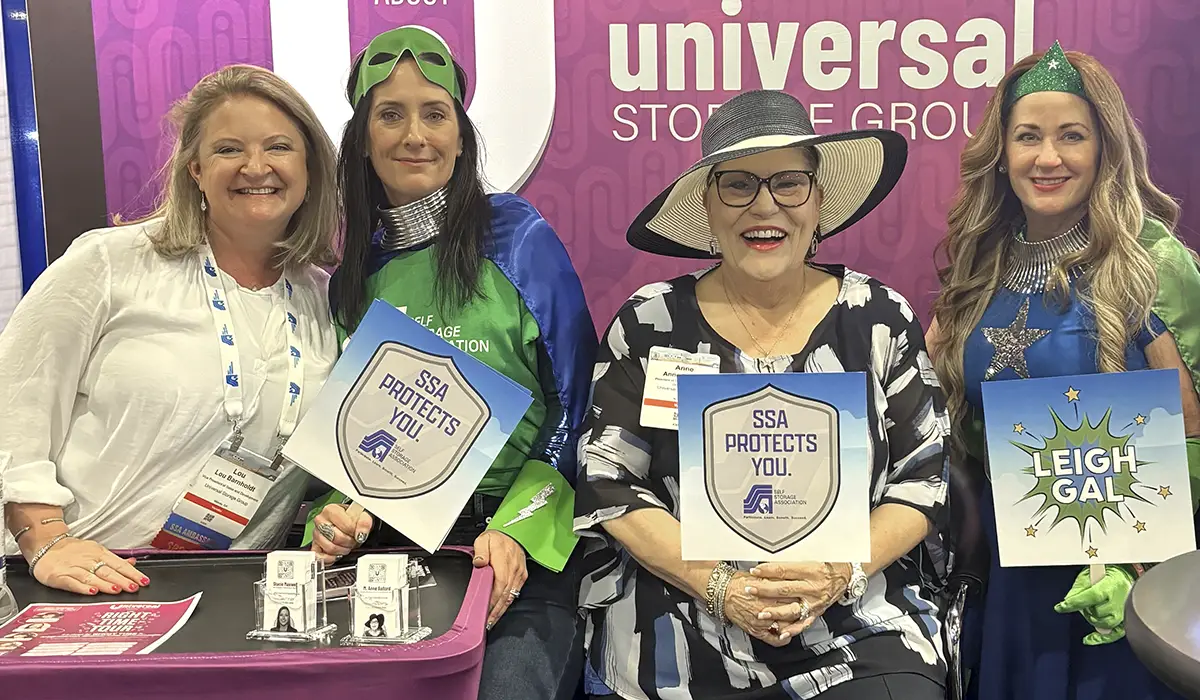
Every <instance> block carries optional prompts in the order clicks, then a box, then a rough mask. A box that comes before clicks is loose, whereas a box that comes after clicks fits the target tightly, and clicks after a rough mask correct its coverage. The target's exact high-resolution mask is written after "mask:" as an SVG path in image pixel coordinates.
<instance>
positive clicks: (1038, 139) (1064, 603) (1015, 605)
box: [928, 43, 1200, 700]
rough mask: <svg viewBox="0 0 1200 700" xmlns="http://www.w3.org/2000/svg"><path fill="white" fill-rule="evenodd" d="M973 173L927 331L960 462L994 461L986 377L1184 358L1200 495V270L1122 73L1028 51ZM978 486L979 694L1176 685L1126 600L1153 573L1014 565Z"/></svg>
mask: <svg viewBox="0 0 1200 700" xmlns="http://www.w3.org/2000/svg"><path fill="white" fill-rule="evenodd" d="M961 173H962V183H961V186H960V190H959V193H958V195H957V197H956V199H955V202H954V204H953V206H952V208H951V211H950V215H949V220H948V230H947V235H946V239H945V240H944V241H943V242H942V246H941V249H942V250H943V252H944V253H945V254H946V257H947V259H948V263H949V264H948V265H947V266H946V267H945V268H944V269H943V270H941V280H942V285H943V288H942V291H941V294H940V295H939V297H938V299H937V301H936V302H935V304H934V317H935V318H934V323H933V324H932V325H931V327H930V331H929V337H928V341H929V346H930V354H931V355H933V359H934V364H935V367H936V369H937V372H938V375H939V378H940V379H941V381H942V384H943V386H944V388H945V391H946V394H947V400H948V404H949V406H950V408H951V415H952V416H953V418H954V420H955V424H956V427H957V428H958V429H959V430H958V431H957V436H956V443H957V454H958V455H959V458H961V459H965V460H967V462H968V464H970V465H974V468H978V469H983V468H984V467H983V466H982V465H983V464H984V459H985V449H984V441H983V429H982V426H983V422H982V421H983V411H982V406H983V403H982V398H981V392H980V385H981V383H982V382H985V381H1001V380H1012V379H1021V378H1037V377H1054V376H1068V375H1076V374H1089V373H1095V372H1122V371H1133V370H1140V369H1146V368H1175V369H1177V370H1178V372H1179V378H1180V391H1181V396H1182V398H1183V407H1184V424H1185V429H1186V432H1187V434H1188V436H1189V437H1190V439H1189V443H1188V455H1189V464H1190V466H1191V470H1192V483H1193V492H1200V489H1197V488H1196V483H1197V482H1196V475H1197V471H1198V470H1197V466H1196V465H1197V463H1198V462H1200V459H1198V458H1197V453H1198V449H1197V445H1198V444H1200V443H1198V442H1197V441H1196V440H1195V439H1194V438H1195V437H1196V436H1197V435H1200V401H1198V400H1197V395H1196V384H1197V380H1198V378H1200V324H1197V322H1196V321H1195V320H1193V319H1194V318H1195V317H1196V315H1195V314H1194V312H1193V313H1191V314H1185V313H1184V308H1185V306H1184V305H1185V303H1186V304H1191V303H1195V302H1194V301H1188V300H1187V299H1188V296H1189V295H1191V294H1196V293H1200V272H1198V271H1197V267H1196V262H1195V258H1194V257H1193V254H1192V253H1191V251H1189V250H1188V249H1187V248H1186V247H1185V246H1184V245H1183V244H1182V243H1181V242H1180V241H1179V240H1178V239H1177V238H1176V236H1175V234H1174V233H1173V229H1174V226H1175V224H1176V222H1177V220H1178V218H1179V207H1178V205H1177V204H1176V203H1175V202H1174V201H1173V200H1172V199H1171V198H1170V197H1168V196H1167V195H1166V194H1164V193H1163V192H1161V191H1160V190H1159V189H1158V188H1157V187H1155V185H1154V184H1153V183H1152V182H1151V180H1150V177H1149V175H1148V173H1147V167H1146V148H1145V144H1144V143H1143V141H1142V138H1141V135H1140V133H1139V132H1138V130H1137V126H1136V124H1135V122H1134V121H1133V118H1132V117H1131V115H1130V113H1129V110H1128V107H1127V106H1126V104H1125V101H1124V99H1123V97H1122V95H1121V92H1120V89H1119V88H1118V87H1117V85H1116V83H1115V82H1114V81H1113V79H1112V77H1111V76H1110V75H1109V74H1108V72H1107V71H1105V69H1104V68H1103V67H1102V66H1101V65H1100V64H1099V63H1097V62H1096V61H1095V59H1092V58H1091V57H1089V56H1086V55H1083V54H1078V53H1075V52H1071V53H1070V54H1064V53H1063V51H1062V50H1061V48H1059V46H1058V44H1057V43H1055V44H1054V46H1053V47H1051V49H1050V50H1049V51H1047V53H1046V54H1045V55H1043V56H1040V57H1038V56H1033V57H1030V58H1027V59H1025V60H1023V61H1021V62H1019V63H1018V64H1017V65H1016V66H1014V67H1013V68H1012V69H1011V70H1010V71H1009V72H1008V74H1007V75H1006V76H1005V77H1004V79H1003V80H1002V81H1001V83H1000V85H999V87H998V88H997V91H996V94H995V95H994V96H993V97H992V99H991V101H990V102H989V103H988V106H987V109H986V111H985V113H984V116H983V120H982V124H981V125H980V126H979V128H978V129H977V131H976V133H975V135H974V136H973V137H972V138H971V139H970V141H969V142H968V144H967V146H966V148H965V150H964V151H963V154H962V167H961ZM1192 298H1195V297H1192ZM984 483H986V482H984ZM979 497H980V499H981V515H982V520H983V525H984V530H985V534H986V536H987V539H988V540H989V544H990V546H991V550H992V558H991V559H992V561H991V569H990V572H989V577H988V584H987V589H986V593H985V595H984V597H983V599H982V600H975V601H974V603H973V605H972V606H969V607H968V612H967V625H966V633H965V639H966V640H967V642H968V644H967V645H966V648H965V649H964V657H965V658H964V661H965V663H966V665H968V666H969V667H971V671H972V673H971V677H970V683H969V686H968V692H967V695H968V697H971V698H978V699H979V700H1017V699H1019V700H1109V699H1112V700H1151V699H1153V700H1160V699H1167V698H1176V697H1178V696H1176V695H1175V694H1173V693H1172V692H1171V691H1170V690H1169V689H1167V688H1166V687H1165V686H1163V685H1162V684H1161V683H1160V682H1159V681H1158V680H1156V679H1155V678H1154V677H1153V676H1152V675H1151V674H1150V672H1149V671H1148V670H1147V669H1146V668H1145V667H1144V666H1143V665H1142V664H1141V663H1140V662H1139V661H1138V660H1137V658H1136V657H1135V656H1134V654H1133V652H1132V650H1131V649H1130V647H1129V645H1128V643H1127V641H1126V640H1125V639H1124V638H1123V637H1124V626H1123V623H1124V617H1123V615H1124V602H1125V598H1126V597H1127V596H1128V592H1129V589H1130V587H1131V585H1132V582H1133V580H1134V579H1135V578H1136V576H1138V575H1139V574H1140V572H1141V571H1142V569H1143V567H1141V566H1140V565H1137V564H1131V565H1129V566H1108V567H1105V575H1104V577H1103V579H1101V580H1099V581H1097V582H1096V583H1092V582H1091V580H1090V577H1089V576H1088V569H1087V567H1082V570H1081V567H1079V566H1061V567H1030V568H1000V566H999V557H998V556H997V544H996V531H995V517H994V507H993V504H992V497H991V489H990V487H985V488H984V489H983V492H982V493H981V494H979ZM1194 505H1195V504H1193V506H1194ZM972 647H974V648H973V649H972ZM972 652H973V653H972Z"/></svg>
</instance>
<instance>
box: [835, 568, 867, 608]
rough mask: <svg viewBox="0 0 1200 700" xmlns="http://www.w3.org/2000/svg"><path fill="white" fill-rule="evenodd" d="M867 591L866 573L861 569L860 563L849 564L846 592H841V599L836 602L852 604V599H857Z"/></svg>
mask: <svg viewBox="0 0 1200 700" xmlns="http://www.w3.org/2000/svg"><path fill="white" fill-rule="evenodd" d="M866 592H867V574H866V572H865V571H863V568H862V564H851V565H850V582H849V583H847V584H846V592H845V593H843V594H842V599H841V600H839V601H838V602H839V603H841V604H842V605H853V604H854V601H856V600H858V599H859V598H861V597H862V596H863V594H864V593H866Z"/></svg>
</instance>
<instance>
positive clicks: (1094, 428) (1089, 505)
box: [1010, 407, 1151, 543]
mask: <svg viewBox="0 0 1200 700" xmlns="http://www.w3.org/2000/svg"><path fill="white" fill-rule="evenodd" d="M1050 416H1051V418H1052V419H1053V420H1054V434H1053V435H1051V436H1049V437H1042V438H1037V436H1033V435H1030V434H1029V433H1028V432H1023V431H1018V432H1022V434H1024V435H1026V436H1028V437H1030V438H1033V439H1040V440H1041V441H1042V444H1041V445H1036V446H1031V445H1026V444H1022V443H1020V442H1016V441H1012V440H1010V442H1011V443H1012V444H1013V445H1014V446H1016V447H1018V448H1020V449H1021V450H1022V451H1023V452H1025V453H1026V454H1028V455H1029V456H1030V457H1031V458H1036V459H1037V460H1038V462H1039V463H1040V464H1041V466H1042V471H1043V472H1044V473H1049V474H1050V476H1039V475H1038V474H1037V470H1035V468H1034V467H1033V466H1029V467H1026V468H1025V469H1024V470H1023V472H1024V473H1025V474H1028V475H1030V476H1033V477H1034V478H1035V479H1036V480H1037V483H1035V484H1034V485H1033V486H1032V487H1031V488H1030V489H1029V492H1028V493H1026V494H1025V495H1024V496H1022V497H1021V498H1020V500H1019V501H1018V503H1020V502H1022V501H1027V500H1029V499H1032V498H1036V497H1039V496H1040V497H1041V498H1042V503H1041V506H1040V507H1039V508H1038V510H1037V512H1036V513H1035V514H1034V516H1033V520H1035V521H1036V520H1038V519H1039V518H1041V517H1042V515H1043V514H1045V513H1046V512H1048V511H1049V510H1050V509H1055V511H1056V512H1055V514H1054V521H1053V522H1052V523H1050V526H1049V528H1048V529H1049V530H1053V529H1054V528H1055V527H1056V526H1057V525H1058V524H1059V523H1061V522H1063V521H1065V520H1074V521H1075V523H1076V524H1077V525H1078V526H1079V538H1080V542H1081V543H1082V541H1083V538H1084V535H1085V532H1086V528H1087V522H1088V520H1095V521H1096V524H1097V525H1099V526H1100V529H1101V530H1104V531H1105V532H1107V529H1106V528H1105V524H1104V513H1105V511H1110V512H1112V513H1113V514H1114V515H1116V517H1117V518H1119V519H1121V520H1122V521H1124V517H1123V516H1122V515H1121V505H1122V501H1117V502H1113V501H1107V500H1103V499H1098V500H1078V499H1076V500H1074V501H1072V502H1070V503H1062V502H1060V501H1059V500H1058V499H1057V498H1056V497H1055V484H1056V483H1057V482H1060V481H1062V480H1063V479H1064V478H1065V479H1068V480H1071V481H1072V485H1074V486H1075V487H1076V488H1077V489H1078V487H1079V485H1080V484H1081V483H1082V482H1083V481H1085V480H1086V479H1089V478H1090V479H1095V480H1096V481H1095V482H1094V483H1095V484H1098V485H1100V486H1101V487H1102V489H1103V491H1105V492H1109V495H1112V496H1114V497H1116V496H1119V497H1124V499H1132V500H1137V501H1141V502H1143V503H1151V502H1150V501H1148V500H1146V499H1145V498H1142V497H1141V496H1140V495H1138V494H1137V493H1136V492H1135V491H1134V490H1133V487H1134V486H1136V485H1139V484H1141V482H1140V481H1138V478H1137V475H1136V474H1134V473H1131V472H1130V470H1128V469H1121V470H1120V471H1119V472H1117V473H1114V472H1113V469H1112V467H1111V465H1110V467H1109V471H1108V472H1106V473H1103V474H1093V473H1091V472H1089V471H1087V470H1084V473H1083V475H1082V476H1067V477H1063V476H1055V475H1054V463H1053V460H1052V457H1051V455H1053V453H1054V451H1055V450H1071V449H1075V448H1079V449H1080V451H1081V452H1086V451H1087V450H1089V449H1092V448H1096V447H1098V448H1100V449H1101V450H1104V453H1105V454H1106V455H1110V456H1111V455H1112V454H1113V450H1115V449H1120V450H1121V451H1122V452H1124V451H1125V450H1126V449H1127V446H1128V445H1129V441H1130V438H1131V437H1132V436H1131V435H1113V433H1112V429H1111V426H1110V425H1109V421H1110V419H1111V418H1112V408H1111V407H1110V408H1109V409H1107V410H1106V411H1105V412H1104V417H1103V418H1101V419H1100V421H1099V422H1098V423H1096V424H1095V425H1092V424H1091V423H1090V421H1089V420H1088V417H1087V414H1086V413H1085V414H1083V416H1082V417H1081V418H1080V420H1079V426H1078V427H1076V428H1071V427H1068V426H1067V425H1066V424H1065V423H1064V422H1063V420H1062V418H1060V417H1059V415H1058V413H1057V412H1055V410H1054V408H1053V407H1051V408H1050ZM1035 456H1036V457H1035ZM1145 464H1149V462H1144V461H1142V460H1138V461H1137V466H1138V468H1139V469H1140V468H1141V467H1142V466H1143V465H1145ZM1109 479H1111V482H1109V481H1108V480H1109ZM1110 483H1111V486H1108V484H1110ZM1031 529H1032V528H1031ZM1031 534H1032V533H1031Z"/></svg>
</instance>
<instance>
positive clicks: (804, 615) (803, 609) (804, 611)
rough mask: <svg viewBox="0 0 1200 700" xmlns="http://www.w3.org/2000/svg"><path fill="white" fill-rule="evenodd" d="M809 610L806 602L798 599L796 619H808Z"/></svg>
mask: <svg viewBox="0 0 1200 700" xmlns="http://www.w3.org/2000/svg"><path fill="white" fill-rule="evenodd" d="M810 612H812V610H811V609H810V608H809V607H808V603H806V602H804V601H803V600H802V601H800V617H799V618H798V619H800V620H806V619H808V614H809V613H810Z"/></svg>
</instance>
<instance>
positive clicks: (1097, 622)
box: [1054, 566, 1133, 646]
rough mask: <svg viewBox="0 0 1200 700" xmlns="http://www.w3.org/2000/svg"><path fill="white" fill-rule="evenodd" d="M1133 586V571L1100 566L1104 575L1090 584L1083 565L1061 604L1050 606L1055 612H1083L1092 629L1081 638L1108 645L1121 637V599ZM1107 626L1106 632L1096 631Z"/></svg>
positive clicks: (1122, 620) (1122, 630)
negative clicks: (1093, 628)
mask: <svg viewBox="0 0 1200 700" xmlns="http://www.w3.org/2000/svg"><path fill="white" fill-rule="evenodd" d="M1132 588H1133V574H1131V573H1129V571H1128V570H1127V569H1126V568H1125V567H1123V566H1106V567H1104V578H1102V579H1100V580H1099V581H1098V582H1096V583H1092V576H1091V573H1090V571H1089V570H1088V569H1087V568H1085V569H1084V570H1083V571H1080V572H1079V575H1078V576H1076V577H1075V585H1074V586H1071V590H1070V591H1069V592H1068V593H1067V597H1066V598H1064V599H1063V601H1062V602H1061V603H1059V604H1058V605H1055V606H1054V611H1055V612H1060V613H1073V612H1078V613H1080V614H1081V615H1083V619H1085V620H1087V621H1088V624H1090V625H1091V626H1092V627H1095V628H1096V631H1095V632H1092V633H1091V634H1089V635H1088V636H1086V637H1084V638H1083V643H1084V644H1086V645H1088V646H1097V645H1100V644H1109V643H1111V642H1115V641H1117V640H1118V639H1120V638H1122V637H1124V636H1125V599H1126V598H1128V597H1129V591H1130V589H1132ZM1102 629H1107V630H1109V631H1108V632H1107V633H1101V632H1100V630H1102Z"/></svg>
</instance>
